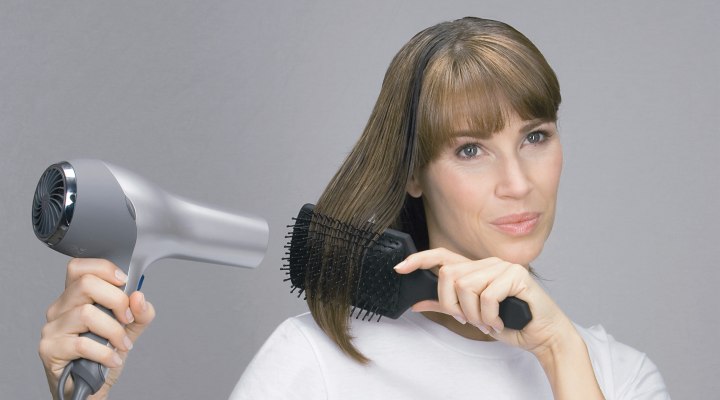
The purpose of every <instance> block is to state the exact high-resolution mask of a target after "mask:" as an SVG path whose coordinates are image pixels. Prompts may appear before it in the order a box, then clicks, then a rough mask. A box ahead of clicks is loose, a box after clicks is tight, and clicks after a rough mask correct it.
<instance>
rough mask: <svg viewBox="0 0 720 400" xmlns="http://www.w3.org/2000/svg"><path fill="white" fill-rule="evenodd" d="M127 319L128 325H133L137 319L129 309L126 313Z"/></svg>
mask: <svg viewBox="0 0 720 400" xmlns="http://www.w3.org/2000/svg"><path fill="white" fill-rule="evenodd" d="M125 317H127V320H128V324H131V323H133V321H135V317H134V316H133V315H132V312H131V311H130V309H129V308H128V309H127V310H126V311H125Z"/></svg>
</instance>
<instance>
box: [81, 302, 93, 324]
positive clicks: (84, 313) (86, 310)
mask: <svg viewBox="0 0 720 400" xmlns="http://www.w3.org/2000/svg"><path fill="white" fill-rule="evenodd" d="M79 308H80V310H79V311H78V320H79V321H80V322H82V324H83V325H85V326H88V327H89V326H90V322H91V321H92V320H93V316H94V315H95V312H96V311H95V310H97V307H95V306H94V305H92V304H83V305H82V306H80V307H79Z"/></svg>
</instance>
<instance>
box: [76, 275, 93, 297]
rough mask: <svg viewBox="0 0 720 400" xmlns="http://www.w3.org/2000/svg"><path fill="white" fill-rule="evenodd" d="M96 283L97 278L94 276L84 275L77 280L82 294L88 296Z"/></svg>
mask: <svg viewBox="0 0 720 400" xmlns="http://www.w3.org/2000/svg"><path fill="white" fill-rule="evenodd" d="M94 283H95V278H94V277H93V276H92V275H83V276H81V277H79V278H78V279H77V283H76V285H77V287H78V289H80V291H81V292H82V293H85V294H87V292H88V291H90V288H91V287H92V286H93V284H94Z"/></svg>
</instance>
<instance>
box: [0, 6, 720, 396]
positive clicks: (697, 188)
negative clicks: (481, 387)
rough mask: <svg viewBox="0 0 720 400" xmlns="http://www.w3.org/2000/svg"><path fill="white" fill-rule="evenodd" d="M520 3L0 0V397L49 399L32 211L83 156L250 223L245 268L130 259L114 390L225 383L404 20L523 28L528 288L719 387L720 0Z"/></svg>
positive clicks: (679, 387) (700, 389)
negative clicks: (475, 20) (558, 178)
mask: <svg viewBox="0 0 720 400" xmlns="http://www.w3.org/2000/svg"><path fill="white" fill-rule="evenodd" d="M538 3H539V2H536V1H515V2H506V1H477V0H475V1H463V2H461V1H457V2H435V1H403V2H386V1H365V2H357V3H348V4H343V3H342V2H339V1H330V0H324V1H296V0H284V1H275V2H260V1H256V2H249V1H243V2H240V1H235V2H233V1H185V0H183V1H152V2H151V1H122V2H110V1H94V2H77V1H66V2H50V1H35V2H29V1H8V0H2V1H1V2H0V171H2V175H1V176H2V177H1V178H0V179H1V180H0V188H1V189H2V203H1V204H2V207H0V221H2V229H0V249H1V251H0V317H1V318H2V324H1V325H0V341H1V346H0V360H1V362H0V393H2V397H3V398H28V399H29V398H47V397H49V394H48V393H47V389H46V383H45V377H44V374H43V370H42V366H41V363H40V360H39V359H38V357H37V342H38V339H39V332H40V329H41V327H42V325H43V323H44V313H45V310H46V308H47V306H48V305H49V304H50V303H51V302H52V301H53V300H54V299H55V298H56V297H57V296H58V295H59V294H60V292H61V291H62V288H63V281H64V274H65V264H66V262H67V257H65V256H63V255H60V254H58V253H55V252H53V251H50V250H48V249H46V248H45V247H44V246H43V245H41V244H40V242H39V241H37V239H35V237H34V235H33V233H32V229H31V226H30V202H31V198H32V194H33V191H34V188H35V184H36V182H37V179H38V178H39V176H40V174H41V173H42V171H43V170H44V169H45V167H46V166H48V165H49V164H51V163H53V162H56V161H59V160H62V159H71V158H78V157H95V158H100V159H104V160H107V161H109V162H113V163H116V164H118V165H122V166H125V167H127V168H129V169H131V170H133V171H135V172H137V173H139V174H141V175H144V176H146V177H147V178H149V179H150V180H152V181H155V182H158V183H160V184H161V186H163V187H165V188H166V189H168V190H170V191H172V192H175V193H178V194H180V195H183V196H187V197H190V198H193V199H196V200H199V201H204V202H208V203H211V204H216V205H218V206H221V207H225V208H230V209H236V210H241V211H244V212H250V213H255V214H259V215H263V216H265V217H266V218H267V219H268V221H269V223H270V227H271V242H270V246H269V249H268V253H267V256H266V259H265V261H264V262H263V263H262V265H261V266H260V268H259V269H257V270H242V269H233V268H231V267H222V266H214V265H205V264H195V263H190V262H186V261H175V260H164V261H161V262H158V263H157V264H154V265H152V266H151V267H150V270H149V271H148V273H147V280H146V286H145V292H146V295H147V297H148V299H149V300H151V301H152V302H153V303H154V305H155V307H156V308H157V311H158V316H157V319H156V321H155V322H154V324H153V326H152V327H151V328H150V329H149V331H147V332H146V334H145V335H144V336H143V337H142V338H141V340H140V341H139V343H138V344H137V346H136V348H135V349H134V350H133V351H132V354H131V356H130V358H129V361H128V368H127V371H125V374H124V375H123V377H122V380H121V382H120V383H119V384H118V385H117V386H116V387H115V390H114V392H113V397H114V398H136V399H156V398H184V399H192V398H213V399H215V398H220V399H222V398H226V397H227V396H228V395H229V393H230V391H231V390H232V388H233V386H234V384H235V382H236V380H237V378H238V377H239V376H240V374H241V373H242V371H243V369H244V368H245V366H246V365H247V363H248V362H249V361H250V359H251V357H252V356H253V355H254V353H255V352H256V351H257V349H258V348H259V346H260V345H261V344H262V343H263V341H264V340H265V338H266V337H267V336H268V335H269V334H270V333H271V331H272V330H273V328H274V327H275V326H276V325H277V324H278V323H279V322H281V321H282V320H283V319H285V318H286V317H288V316H291V315H294V314H297V313H300V312H303V311H304V310H305V305H304V303H303V302H302V301H300V300H298V299H296V298H295V297H294V296H293V295H290V294H289V293H288V291H289V290H288V285H287V284H286V283H285V282H283V281H282V280H283V278H284V276H283V273H282V272H281V271H279V268H280V265H281V261H280V258H281V257H282V254H283V249H282V246H283V244H284V239H283V236H284V234H285V231H286V229H285V225H286V224H287V223H289V221H290V217H291V216H293V215H294V214H295V213H296V212H297V209H298V208H299V206H300V205H302V204H303V203H304V202H308V201H315V200H316V199H317V197H318V195H319V194H320V192H321V190H322V188H323V187H324V185H325V184H326V183H327V181H328V180H329V178H330V177H331V175H332V174H333V173H334V171H335V169H336V168H337V167H338V166H339V164H340V163H341V161H342V160H343V158H344V156H345V155H346V154H347V151H348V150H349V149H350V147H351V146H352V144H353V143H354V141H355V140H356V138H357V137H358V135H359V133H360V132H361V130H362V128H363V127H364V124H365V121H366V119H367V117H368V115H369V113H370V109H371V107H372V105H373V103H374V101H375V99H376V96H377V93H378V91H379V86H380V83H381V80H382V77H383V74H384V71H385V68H386V67H387V65H388V63H389V62H390V59H391V58H392V56H393V55H394V54H395V52H396V51H397V50H398V49H399V48H400V46H402V44H404V43H405V42H406V41H407V40H408V39H409V38H410V37H411V36H412V35H413V34H415V33H416V32H417V31H419V30H421V29H422V28H425V27H427V26H429V25H432V24H434V23H437V22H440V21H443V20H447V19H454V18H459V17H463V16H466V15H476V16H483V17H488V18H495V19H499V20H502V21H505V22H508V23H510V24H511V25H513V26H515V27H516V28H517V29H519V30H520V31H521V32H523V33H525V34H526V35H527V36H529V37H530V38H531V40H533V41H534V42H535V43H536V45H537V46H538V47H539V48H540V49H541V51H543V52H544V54H545V55H546V57H547V58H548V60H549V62H550V64H551V65H552V66H553V67H554V69H555V71H556V72H557V74H558V76H559V78H560V82H561V86H562V93H563V99H564V100H563V104H562V106H561V112H560V129H561V135H562V140H563V143H564V149H565V169H564V176H563V181H562V184H561V189H560V206H559V207H560V208H559V214H558V217H557V222H556V227H555V230H554V233H553V235H551V238H550V240H549V242H548V244H547V246H546V250H545V252H544V253H543V255H542V256H541V258H540V259H539V260H538V262H537V263H536V264H535V265H534V266H535V267H536V268H537V269H538V270H539V272H540V274H541V275H542V276H543V277H545V278H547V281H546V282H545V285H546V287H547V290H548V291H549V292H550V293H551V295H552V296H553V297H554V298H555V299H556V300H557V301H558V303H559V304H560V305H561V307H562V308H563V309H564V310H565V311H566V312H567V314H569V315H570V316H571V317H572V318H573V319H574V320H576V321H577V322H578V323H580V324H582V325H586V326H588V325H593V324H596V323H602V324H603V325H604V326H605V327H606V329H607V330H608V331H609V332H611V333H613V334H614V335H615V337H616V338H617V339H619V340H620V341H622V342H625V343H627V344H629V345H631V346H634V347H636V348H638V349H640V350H642V351H645V352H647V353H648V354H649V355H650V357H651V358H652V359H653V360H654V361H655V362H656V363H657V364H658V365H659V367H660V369H661V371H662V372H663V375H664V377H665V379H666V381H667V384H668V387H669V389H670V391H671V394H672V395H673V397H675V398H678V399H684V398H696V399H709V398H717V393H718V392H719V391H720V381H719V380H718V379H717V377H716V375H717V371H718V370H719V367H720V362H719V361H718V360H717V358H718V356H720V351H719V350H720V349H719V347H718V345H717V344H716V341H715V336H716V332H718V330H720V324H719V318H718V311H717V299H716V294H717V287H718V283H719V279H718V278H719V273H718V269H717V263H718V259H719V258H720V257H718V256H720V252H719V250H718V245H717V238H718V233H717V231H718V226H720V215H719V214H720V212H719V211H718V197H720V184H719V182H720V180H719V178H720V172H719V169H718V167H717V162H716V160H717V152H718V150H719V149H720V136H718V127H719V126H720V118H719V117H718V115H719V113H718V111H717V109H718V106H720V95H719V93H720V83H719V80H718V71H720V50H719V49H720V46H718V35H719V34H720V31H719V28H718V25H717V21H716V20H717V17H718V16H720V6H719V5H718V4H719V3H717V2H712V1H705V2H701V1H695V2H685V3H684V4H680V2H671V1H665V2H658V1H633V2H615V3H613V4H611V3H610V2H597V1H593V2H576V1H570V0H567V1H557V2H546V3H543V4H538ZM438 368H442V366H440V365H439V366H438ZM277 379H282V377H280V376H279V377H277Z"/></svg>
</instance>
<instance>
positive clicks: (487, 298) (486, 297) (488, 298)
mask: <svg viewBox="0 0 720 400" xmlns="http://www.w3.org/2000/svg"><path fill="white" fill-rule="evenodd" d="M494 301H495V299H494V297H493V295H492V294H491V293H489V292H488V291H487V290H486V291H484V292H482V293H480V304H482V305H483V306H488V305H491V304H492V303H493V302H494Z"/></svg>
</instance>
